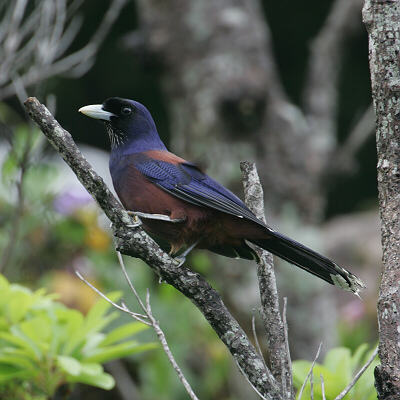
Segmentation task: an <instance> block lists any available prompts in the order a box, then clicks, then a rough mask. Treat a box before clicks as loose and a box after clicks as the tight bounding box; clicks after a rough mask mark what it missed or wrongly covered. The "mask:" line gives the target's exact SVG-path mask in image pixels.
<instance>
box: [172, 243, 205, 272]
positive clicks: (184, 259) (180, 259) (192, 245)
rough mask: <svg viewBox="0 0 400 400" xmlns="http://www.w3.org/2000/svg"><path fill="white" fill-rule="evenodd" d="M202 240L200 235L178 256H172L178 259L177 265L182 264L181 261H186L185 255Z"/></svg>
mask: <svg viewBox="0 0 400 400" xmlns="http://www.w3.org/2000/svg"><path fill="white" fill-rule="evenodd" d="M202 240H203V237H201V238H200V239H199V240H197V241H196V242H194V243H193V244H191V245H190V246H189V247H188V248H187V249H186V250H185V251H184V252H183V253H182V254H181V255H180V256H177V257H174V259H175V260H176V261H178V263H179V265H178V267H180V266H182V265H183V263H184V262H185V261H186V256H187V255H188V254H189V253H190V252H191V251H192V250H193V249H194V248H195V247H196V246H197V245H198V244H199V243H200V242H201V241H202Z"/></svg>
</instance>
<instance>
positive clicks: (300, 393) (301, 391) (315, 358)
mask: <svg viewBox="0 0 400 400" xmlns="http://www.w3.org/2000/svg"><path fill="white" fill-rule="evenodd" d="M321 347H322V343H321V344H320V345H319V347H318V351H317V354H316V355H315V357H314V361H313V362H312V364H311V367H310V370H309V371H308V374H307V376H306V379H304V382H303V385H302V387H301V389H300V392H299V397H298V398H297V400H300V399H301V396H302V395H303V392H304V388H305V387H306V384H307V381H308V378H309V377H310V376H311V375H312V373H313V369H314V365H315V363H316V362H317V358H318V356H319V353H320V351H321Z"/></svg>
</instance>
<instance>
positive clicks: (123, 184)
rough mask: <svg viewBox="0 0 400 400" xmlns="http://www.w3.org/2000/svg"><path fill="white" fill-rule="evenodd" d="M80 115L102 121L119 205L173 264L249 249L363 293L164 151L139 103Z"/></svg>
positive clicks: (113, 102) (111, 102) (117, 101)
mask: <svg viewBox="0 0 400 400" xmlns="http://www.w3.org/2000/svg"><path fill="white" fill-rule="evenodd" d="M79 111H80V112H81V113H83V114H85V115H87V116H89V117H92V118H95V119H98V120H100V121H102V122H103V123H104V125H105V127H106V129H107V132H108V134H109V136H110V140H111V154H110V172H111V177H112V181H113V184H114V188H115V191H116V192H117V194H118V197H119V198H120V200H121V202H122V204H123V205H124V207H125V208H126V209H127V210H129V211H132V212H133V213H134V214H137V215H138V216H139V217H140V218H141V220H142V222H143V227H144V229H145V230H146V231H148V232H149V233H150V234H152V235H155V236H156V237H158V238H161V239H164V240H165V241H167V242H168V243H169V244H170V246H171V251H170V253H171V254H172V255H176V254H179V251H180V250H182V249H183V248H186V250H185V251H184V252H183V254H181V255H180V257H181V259H182V258H183V259H184V257H185V256H186V255H187V253H188V252H189V251H190V250H192V249H193V248H198V249H207V250H210V251H212V252H214V253H218V254H221V255H224V256H226V257H236V258H238V257H239V258H244V259H249V260H256V259H257V255H256V253H255V251H254V250H253V249H252V248H251V247H250V246H249V244H250V243H251V244H254V245H257V246H259V247H262V248H263V249H265V250H268V251H269V252H271V253H273V254H275V255H276V256H278V257H280V258H282V259H284V260H286V261H288V262H290V263H292V264H294V265H296V266H298V267H300V268H302V269H304V270H306V271H308V272H309V273H311V274H313V275H316V276H318V277H319V278H321V279H323V280H325V281H326V282H328V283H330V284H332V285H336V286H338V287H340V288H342V289H345V290H347V291H349V292H352V293H355V294H357V293H358V292H359V291H360V290H361V289H363V288H365V285H364V284H363V282H362V281H361V280H360V279H359V278H357V277H356V276H355V275H353V274H352V273H351V272H349V271H346V270H345V269H344V268H341V267H340V266H338V265H337V264H335V263H334V262H332V261H331V260H329V259H327V258H326V257H324V256H322V255H320V254H318V253H316V252H315V251H313V250H311V249H309V248H307V247H306V246H303V245H302V244H300V243H298V242H296V241H294V240H292V239H290V238H288V237H286V236H284V235H282V234H281V233H279V232H276V231H275V230H273V229H272V228H270V227H269V226H267V225H265V224H264V223H263V222H262V221H260V220H259V219H258V218H257V217H256V216H255V215H254V214H253V213H252V212H251V211H250V210H249V209H248V208H247V206H246V205H245V204H244V203H243V202H242V201H241V200H240V199H239V198H238V197H236V196H235V195H234V194H233V193H232V192H230V191H229V190H228V189H226V188H225V187H224V186H222V185H221V184H219V183H218V182H217V181H215V180H214V179H212V178H211V177H209V176H208V175H206V174H205V173H204V172H203V171H202V170H201V169H200V168H199V167H198V166H196V165H195V164H192V163H190V162H187V161H185V160H184V159H182V158H180V157H178V156H176V155H175V154H172V153H170V152H169V151H168V150H167V148H166V147H165V145H164V143H163V142H162V141H161V139H160V137H159V135H158V132H157V128H156V125H155V123H154V121H153V118H152V116H151V115H150V113H149V111H148V110H147V109H146V107H144V106H143V105H142V104H140V103H138V102H136V101H133V100H127V99H121V98H118V97H112V98H109V99H107V100H106V101H105V102H104V103H103V104H102V105H100V104H99V105H89V106H86V107H82V108H81V109H80V110H79Z"/></svg>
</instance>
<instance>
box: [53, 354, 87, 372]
mask: <svg viewBox="0 0 400 400" xmlns="http://www.w3.org/2000/svg"><path fill="white" fill-rule="evenodd" d="M57 364H58V366H59V367H60V368H61V369H62V370H63V371H64V372H66V373H67V374H68V375H71V376H78V375H80V374H81V373H82V364H81V363H80V362H79V361H78V360H77V359H76V358H73V357H68V356H57Z"/></svg>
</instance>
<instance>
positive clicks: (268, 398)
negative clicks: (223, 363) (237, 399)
mask: <svg viewBox="0 0 400 400" xmlns="http://www.w3.org/2000/svg"><path fill="white" fill-rule="evenodd" d="M236 365H237V367H238V368H239V371H240V373H241V374H242V375H243V376H244V377H245V378H246V380H247V382H248V383H249V385H250V386H251V387H252V388H253V390H254V391H255V392H256V393H257V394H258V395H259V396H260V399H262V400H272V399H273V397H270V396H268V397H265V396H263V395H262V394H261V393H260V392H259V391H258V390H257V388H256V387H255V386H254V385H253V384H252V383H251V381H250V380H249V378H248V377H247V375H246V374H245V373H244V372H243V370H242V367H241V366H240V365H239V363H238V362H236Z"/></svg>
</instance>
